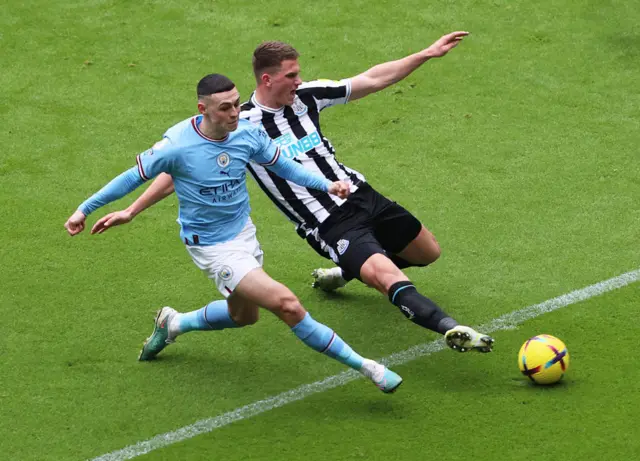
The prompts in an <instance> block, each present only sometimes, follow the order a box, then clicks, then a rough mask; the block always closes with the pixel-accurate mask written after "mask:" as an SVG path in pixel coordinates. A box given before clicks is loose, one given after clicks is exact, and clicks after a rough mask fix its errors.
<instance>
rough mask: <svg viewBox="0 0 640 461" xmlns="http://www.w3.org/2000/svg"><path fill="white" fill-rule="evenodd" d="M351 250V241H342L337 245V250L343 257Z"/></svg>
mask: <svg viewBox="0 0 640 461" xmlns="http://www.w3.org/2000/svg"><path fill="white" fill-rule="evenodd" d="M347 248H349V240H345V239H340V240H338V243H337V245H336V249H337V250H338V254H341V255H343V254H344V252H345V251H347Z"/></svg>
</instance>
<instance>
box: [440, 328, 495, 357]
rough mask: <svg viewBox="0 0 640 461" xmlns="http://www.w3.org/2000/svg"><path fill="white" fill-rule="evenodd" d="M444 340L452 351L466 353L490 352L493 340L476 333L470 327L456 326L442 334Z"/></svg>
mask: <svg viewBox="0 0 640 461" xmlns="http://www.w3.org/2000/svg"><path fill="white" fill-rule="evenodd" d="M444 340H445V341H446V343H447V346H449V347H450V348H451V349H453V350H454V351H458V352H468V351H471V350H474V351H477V352H491V350H492V349H493V338H492V337H491V336H487V335H483V334H482V333H478V332H477V331H476V330H474V329H473V328H471V327H465V326H464V325H458V326H455V327H453V328H452V329H451V330H449V331H447V332H446V333H445V334H444Z"/></svg>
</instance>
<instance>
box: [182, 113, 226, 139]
mask: <svg viewBox="0 0 640 461" xmlns="http://www.w3.org/2000/svg"><path fill="white" fill-rule="evenodd" d="M201 121H202V115H196V116H195V117H193V118H192V119H191V126H192V127H193V129H194V130H196V133H198V134H199V135H200V136H201V137H203V138H204V139H206V140H207V141H211V142H216V143H221V142H225V141H226V140H227V139H229V133H227V135H226V136H225V137H224V138H223V139H213V138H210V137H209V136H207V135H206V134H204V133H203V132H202V131H200V126H199V125H200V122H201Z"/></svg>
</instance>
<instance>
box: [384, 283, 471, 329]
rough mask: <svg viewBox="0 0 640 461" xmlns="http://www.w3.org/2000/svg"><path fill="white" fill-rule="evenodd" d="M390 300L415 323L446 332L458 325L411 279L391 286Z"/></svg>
mask: <svg viewBox="0 0 640 461" xmlns="http://www.w3.org/2000/svg"><path fill="white" fill-rule="evenodd" d="M389 300H390V301H391V303H392V304H394V305H395V306H397V307H399V308H400V311H401V312H402V313H403V314H404V316H405V317H407V318H408V319H409V320H411V321H412V322H413V323H415V324H418V325H420V326H421V327H423V328H428V329H429V330H432V331H435V332H437V333H441V334H445V333H446V332H447V331H448V330H450V329H451V328H453V327H455V326H456V325H458V322H456V321H455V320H454V319H452V318H451V317H449V316H448V315H447V313H446V312H444V311H443V310H442V309H441V308H440V307H439V306H438V305H437V304H436V303H434V302H433V301H431V300H430V299H429V298H427V297H425V296H422V295H421V294H420V293H418V290H416V287H415V286H413V283H411V282H409V281H403V282H396V283H394V284H393V285H391V288H389Z"/></svg>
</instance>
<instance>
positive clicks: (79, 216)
mask: <svg viewBox="0 0 640 461" xmlns="http://www.w3.org/2000/svg"><path fill="white" fill-rule="evenodd" d="M86 218H87V217H86V216H85V215H84V213H83V212H82V211H80V210H76V211H75V212H74V213H73V214H72V215H71V216H70V217H69V219H67V222H66V223H64V228H65V229H67V232H68V233H69V235H71V236H72V237H73V236H74V235H76V234H79V233H80V232H82V231H83V230H84V221H85V219H86Z"/></svg>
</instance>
